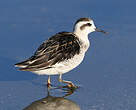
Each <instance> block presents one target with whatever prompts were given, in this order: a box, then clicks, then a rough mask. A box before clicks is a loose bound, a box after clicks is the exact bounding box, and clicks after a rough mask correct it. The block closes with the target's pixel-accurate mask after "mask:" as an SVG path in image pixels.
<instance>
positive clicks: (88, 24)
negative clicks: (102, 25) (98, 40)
mask: <svg viewBox="0 0 136 110" xmlns="http://www.w3.org/2000/svg"><path fill="white" fill-rule="evenodd" d="M91 25H92V24H90V23H87V24H83V25H82V26H81V27H80V29H81V30H83V29H84V28H85V27H86V26H91Z"/></svg>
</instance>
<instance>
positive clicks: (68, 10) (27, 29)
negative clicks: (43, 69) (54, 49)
mask: <svg viewBox="0 0 136 110" xmlns="http://www.w3.org/2000/svg"><path fill="white" fill-rule="evenodd" d="M135 4H136V1H135V0H101V1H100V0H84V1H83V0H74V1H73V0H67V1H66V0H59V1H53V0H1V1H0V39H1V40H0V66H1V69H0V110H21V109H23V108H25V107H26V106H28V105H29V104H31V103H32V102H34V101H36V100H39V99H42V98H44V97H46V95H47V92H46V86H45V84H46V80H47V76H37V75H34V74H32V73H30V72H20V71H17V70H16V68H14V64H15V63H17V62H19V61H22V60H24V59H26V58H28V57H30V56H31V55H32V54H33V53H34V51H35V50H36V48H37V47H38V46H39V45H40V44H41V43H42V42H43V41H44V40H45V39H47V38H48V37H49V36H51V35H53V34H55V33H57V32H59V31H72V30H73V24H74V23H75V21H76V20H77V19H78V18H80V17H91V18H92V19H93V20H94V22H95V24H96V26H97V27H99V28H101V29H103V30H105V31H108V32H110V34H109V35H105V34H103V33H97V32H94V33H91V34H90V35H89V39H90V42H91V46H90V48H89V50H88V52H87V53H86V56H85V59H84V61H83V63H82V64H81V65H79V66H78V67H77V68H76V69H74V70H72V71H70V72H69V73H67V74H65V75H64V76H63V77H64V79H67V80H71V81H73V82H74V83H75V84H76V85H79V86H80V89H78V90H76V91H75V92H74V93H73V94H72V95H70V96H68V97H66V98H67V99H70V100H72V101H74V102H75V103H76V104H77V105H79V106H80V108H81V110H136V94H135V93H136V67H135V66H136V51H135V47H136V43H135V42H136V37H135V36H136V31H135V29H136V14H135V10H136V7H135ZM57 78H58V76H52V83H55V84H60V83H58V81H57ZM54 91H57V93H56V92H54ZM54 91H53V90H52V93H51V94H52V95H53V96H62V90H54Z"/></svg>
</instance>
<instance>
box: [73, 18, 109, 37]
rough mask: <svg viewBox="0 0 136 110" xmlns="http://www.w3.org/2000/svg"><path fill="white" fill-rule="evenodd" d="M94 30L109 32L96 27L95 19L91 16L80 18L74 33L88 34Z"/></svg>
mask: <svg viewBox="0 0 136 110" xmlns="http://www.w3.org/2000/svg"><path fill="white" fill-rule="evenodd" d="M94 31H99V32H103V33H107V32H104V31H103V30H100V29H98V28H96V27H95V25H94V22H93V20H92V19H90V18H80V19H78V20H77V21H76V23H75V25H74V34H76V35H79V36H80V35H88V34H89V33H91V32H94Z"/></svg>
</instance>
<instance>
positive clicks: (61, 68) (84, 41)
mask: <svg viewBox="0 0 136 110" xmlns="http://www.w3.org/2000/svg"><path fill="white" fill-rule="evenodd" d="M94 31H98V32H103V33H105V34H107V33H108V32H105V31H104V30H101V29H99V28H97V27H96V26H95V24H94V21H93V20H92V19H91V18H88V17H84V18H79V19H78V20H77V21H76V22H75V24H74V27H73V32H67V31H62V32H58V33H56V34H55V35H53V36H51V37H49V38H48V39H47V40H45V41H44V42H43V43H42V44H41V45H40V46H39V48H38V49H37V50H36V51H35V53H34V54H33V55H32V56H31V57H30V58H28V59H26V60H25V61H22V62H19V63H16V64H15V66H16V67H18V68H19V70H21V71H30V72H33V73H36V74H38V75H48V80H47V86H48V87H49V86H50V85H51V80H50V76H51V75H59V78H58V79H59V82H61V83H67V86H68V87H75V85H74V84H73V83H72V82H71V81H66V80H63V79H62V75H63V74H64V73H67V72H69V71H71V70H73V69H74V68H76V67H77V66H78V65H79V64H80V63H81V62H82V61H83V59H84V56H85V53H86V51H87V50H88V48H89V46H90V41H89V39H88V35H89V34H90V33H92V32H94Z"/></svg>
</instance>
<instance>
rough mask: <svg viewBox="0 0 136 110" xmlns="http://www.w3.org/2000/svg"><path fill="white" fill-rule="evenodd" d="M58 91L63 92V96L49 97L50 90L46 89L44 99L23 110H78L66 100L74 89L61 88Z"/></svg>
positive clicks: (74, 104)
mask: <svg viewBox="0 0 136 110" xmlns="http://www.w3.org/2000/svg"><path fill="white" fill-rule="evenodd" d="M60 89H61V90H63V91H64V92H65V94H64V95H63V96H61V97H56V96H51V95H50V90H49V89H47V96H46V97H45V98H42V99H40V100H37V101H34V102H32V104H30V105H29V106H27V107H26V108H24V109H23V110H80V107H79V106H78V105H77V104H76V103H75V102H73V101H72V100H69V99H67V98H66V96H69V95H71V94H73V93H74V91H75V88H67V87H61V88H60Z"/></svg>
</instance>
